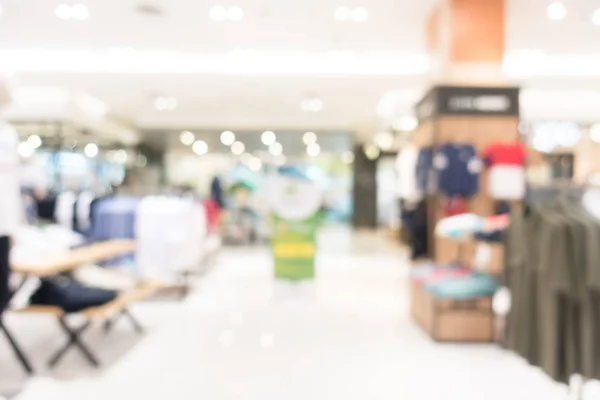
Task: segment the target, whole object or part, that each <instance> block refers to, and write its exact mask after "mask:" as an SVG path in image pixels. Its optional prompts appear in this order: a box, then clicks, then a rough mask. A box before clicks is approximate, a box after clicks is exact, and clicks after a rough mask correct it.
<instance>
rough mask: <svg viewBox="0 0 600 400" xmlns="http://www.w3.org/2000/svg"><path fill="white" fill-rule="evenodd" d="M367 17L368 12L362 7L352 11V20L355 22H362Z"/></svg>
mask: <svg viewBox="0 0 600 400" xmlns="http://www.w3.org/2000/svg"><path fill="white" fill-rule="evenodd" d="M368 17H369V12H368V11H367V9H366V8H364V7H358V8H355V9H354V10H352V20H353V21H355V22H364V21H366V20H367V18H368Z"/></svg>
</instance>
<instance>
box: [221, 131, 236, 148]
mask: <svg viewBox="0 0 600 400" xmlns="http://www.w3.org/2000/svg"><path fill="white" fill-rule="evenodd" d="M233 142H235V133H233V132H231V131H225V132H223V133H221V143H223V144H224V145H225V146H231V145H232V144H233Z"/></svg>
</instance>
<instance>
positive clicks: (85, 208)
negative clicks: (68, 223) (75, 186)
mask: <svg viewBox="0 0 600 400" xmlns="http://www.w3.org/2000/svg"><path fill="white" fill-rule="evenodd" d="M94 198H95V196H94V193H93V192H91V191H84V192H81V193H80V194H79V198H78V199H77V204H76V208H75V215H76V218H77V225H78V228H79V231H80V232H89V231H90V229H91V228H92V220H91V216H90V208H91V205H92V201H94Z"/></svg>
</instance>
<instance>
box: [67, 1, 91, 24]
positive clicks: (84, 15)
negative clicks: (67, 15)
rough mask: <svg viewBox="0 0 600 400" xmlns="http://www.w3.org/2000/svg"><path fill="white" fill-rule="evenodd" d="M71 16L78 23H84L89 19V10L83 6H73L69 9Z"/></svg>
mask: <svg viewBox="0 0 600 400" xmlns="http://www.w3.org/2000/svg"><path fill="white" fill-rule="evenodd" d="M71 15H72V16H73V18H74V19H76V20H78V21H85V20H87V19H88V18H89V17H90V10H88V8H87V7H86V6H85V5H83V4H80V3H78V4H75V5H74V6H73V7H71Z"/></svg>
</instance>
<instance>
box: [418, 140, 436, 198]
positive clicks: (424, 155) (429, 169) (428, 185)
mask: <svg viewBox="0 0 600 400" xmlns="http://www.w3.org/2000/svg"><path fill="white" fill-rule="evenodd" d="M434 186H435V179H434V170H433V148H432V147H423V148H421V149H420V150H419V158H418V159H417V187H418V188H419V191H420V192H421V193H424V194H429V193H433V192H434V191H435V187H434Z"/></svg>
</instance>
